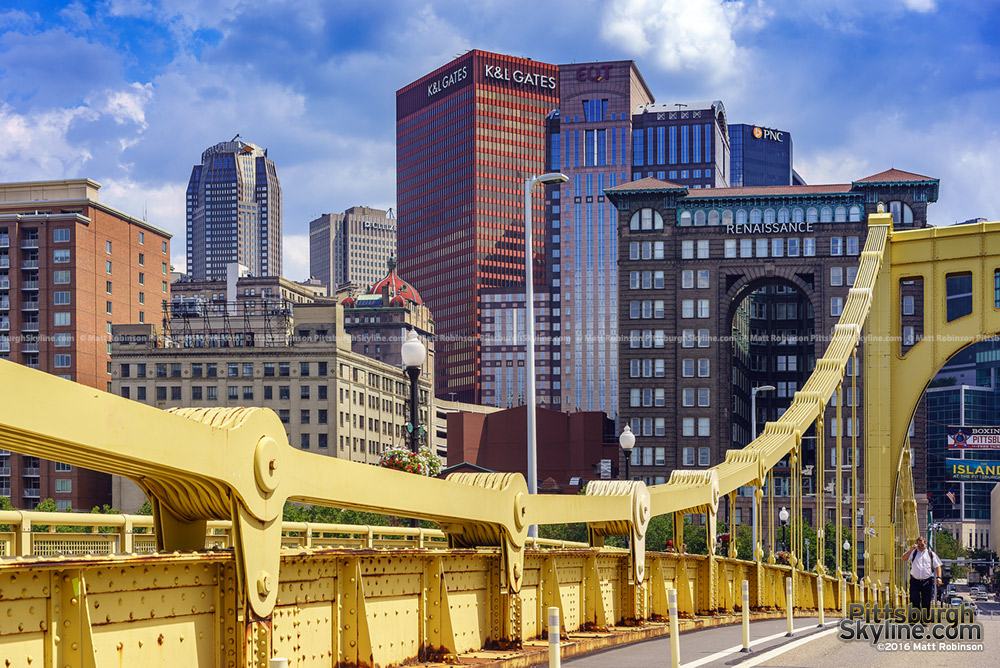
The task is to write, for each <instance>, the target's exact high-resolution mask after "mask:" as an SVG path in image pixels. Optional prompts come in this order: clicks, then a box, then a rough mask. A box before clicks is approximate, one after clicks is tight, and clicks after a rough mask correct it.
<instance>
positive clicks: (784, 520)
mask: <svg viewBox="0 0 1000 668" xmlns="http://www.w3.org/2000/svg"><path fill="white" fill-rule="evenodd" d="M788 517H789V515H788V510H787V509H786V508H785V507H784V506H782V507H781V512H779V513H778V519H779V520H781V544H782V547H784V548H785V552H788V547H787V545H786V542H787V538H788Z"/></svg>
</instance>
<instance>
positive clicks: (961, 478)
mask: <svg viewBox="0 0 1000 668" xmlns="http://www.w3.org/2000/svg"><path fill="white" fill-rule="evenodd" d="M945 466H946V467H947V468H946V470H947V472H948V479H949V480H955V481H957V482H970V481H972V482H1000V462H990V461H980V460H976V459H946V460H945Z"/></svg>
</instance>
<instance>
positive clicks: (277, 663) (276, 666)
mask: <svg viewBox="0 0 1000 668" xmlns="http://www.w3.org/2000/svg"><path fill="white" fill-rule="evenodd" d="M267 666H268V668H288V659H278V658H274V659H271V660H270V661H268V662H267Z"/></svg>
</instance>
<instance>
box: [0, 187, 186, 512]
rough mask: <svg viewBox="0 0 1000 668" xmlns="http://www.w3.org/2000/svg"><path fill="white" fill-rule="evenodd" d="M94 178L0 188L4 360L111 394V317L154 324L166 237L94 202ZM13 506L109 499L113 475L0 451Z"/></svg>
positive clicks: (86, 505) (2, 489) (78, 504)
mask: <svg viewBox="0 0 1000 668" xmlns="http://www.w3.org/2000/svg"><path fill="white" fill-rule="evenodd" d="M100 187H101V186H100V184H98V183H96V182H94V181H91V180H90V179H71V180H64V181H37V182H28V183H9V184H3V185H0V359H6V360H10V361H11V362H16V363H19V364H24V365H26V366H29V367H32V368H35V369H39V370H41V371H46V372H48V373H52V374H55V375H58V376H60V377H62V378H66V379H67V380H72V381H76V382H78V383H82V384H84V385H88V386H90V387H93V388H96V389H98V390H102V391H110V390H111V383H112V368H111V350H110V347H111V325H112V322H115V321H119V320H125V321H128V322H156V320H157V318H158V317H159V312H160V308H161V307H160V305H161V303H162V301H163V300H166V299H170V285H169V273H170V236H171V235H170V234H169V233H167V232H164V231H163V230H160V229H158V228H157V227H155V226H153V225H150V224H149V223H148V222H146V221H144V220H140V219H138V218H135V217H133V216H130V215H128V214H125V213H122V212H121V211H118V210H116V209H114V208H112V207H110V206H108V205H107V204H105V203H103V202H101V201H99V199H98V191H99V189H100ZM0 496H9V497H10V498H11V502H12V503H13V505H14V506H15V507H17V508H29V509H30V508H34V506H35V504H37V503H38V501H39V500H40V499H42V498H46V497H51V498H53V499H54V500H55V502H56V505H57V506H59V507H60V508H66V507H73V508H78V509H90V508H92V507H93V506H95V505H102V504H105V503H109V502H110V500H111V497H110V478H109V476H107V475H105V474H102V473H95V472H92V471H86V470H83V469H78V468H77V467H71V466H68V465H65V464H61V463H58V462H47V461H42V460H39V459H38V458H37V457H27V456H22V455H18V454H16V453H11V452H9V451H6V450H4V451H0Z"/></svg>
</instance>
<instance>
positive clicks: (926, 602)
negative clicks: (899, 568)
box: [910, 577, 934, 611]
mask: <svg viewBox="0 0 1000 668" xmlns="http://www.w3.org/2000/svg"><path fill="white" fill-rule="evenodd" d="M933 587H934V578H933V577H929V578H927V579H926V580H917V579H916V578H913V577H911V578H910V605H912V606H913V607H914V608H924V609H926V610H927V611H930V609H931V593H932V591H933Z"/></svg>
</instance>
